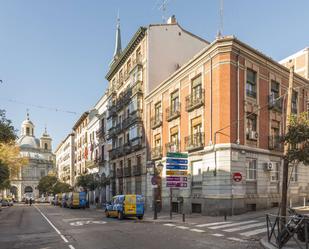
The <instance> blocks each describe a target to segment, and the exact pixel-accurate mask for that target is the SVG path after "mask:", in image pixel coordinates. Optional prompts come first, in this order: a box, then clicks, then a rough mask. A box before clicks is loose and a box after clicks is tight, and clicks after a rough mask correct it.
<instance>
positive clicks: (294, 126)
mask: <svg viewBox="0 0 309 249" xmlns="http://www.w3.org/2000/svg"><path fill="white" fill-rule="evenodd" d="M308 115H309V114H308V113H306V112H305V113H301V114H300V115H299V116H294V115H293V116H292V117H291V119H290V125H289V130H288V132H287V134H286V135H285V136H284V142H285V143H288V144H289V150H288V153H287V159H288V161H289V162H302V163H304V164H305V165H309V118H308Z"/></svg>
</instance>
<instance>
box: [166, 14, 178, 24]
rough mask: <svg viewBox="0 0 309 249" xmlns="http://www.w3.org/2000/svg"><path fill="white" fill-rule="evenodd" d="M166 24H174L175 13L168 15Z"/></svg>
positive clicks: (175, 21)
mask: <svg viewBox="0 0 309 249" xmlns="http://www.w3.org/2000/svg"><path fill="white" fill-rule="evenodd" d="M166 23H167V24H176V23H177V20H176V17H175V15H172V16H171V17H169V18H168V19H167V22H166Z"/></svg>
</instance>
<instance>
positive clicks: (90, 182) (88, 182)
mask: <svg viewBox="0 0 309 249" xmlns="http://www.w3.org/2000/svg"><path fill="white" fill-rule="evenodd" d="M99 185H100V182H99V181H98V180H97V179H95V177H94V176H93V175H91V174H87V175H81V176H79V177H77V180H76V186H78V187H82V188H83V189H84V190H86V191H88V190H90V191H93V190H95V189H96V188H97V187H99Z"/></svg>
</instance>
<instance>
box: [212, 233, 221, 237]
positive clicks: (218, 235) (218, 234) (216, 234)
mask: <svg viewBox="0 0 309 249" xmlns="http://www.w3.org/2000/svg"><path fill="white" fill-rule="evenodd" d="M212 235H213V236H216V237H223V236H224V235H223V234H221V233H214V234H212Z"/></svg>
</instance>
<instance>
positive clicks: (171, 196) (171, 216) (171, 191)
mask: <svg viewBox="0 0 309 249" xmlns="http://www.w3.org/2000/svg"><path fill="white" fill-rule="evenodd" d="M172 205H173V189H172V188H170V219H171V220H172V219H173V207H172Z"/></svg>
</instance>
